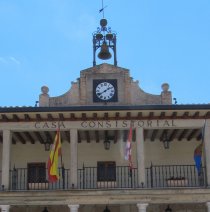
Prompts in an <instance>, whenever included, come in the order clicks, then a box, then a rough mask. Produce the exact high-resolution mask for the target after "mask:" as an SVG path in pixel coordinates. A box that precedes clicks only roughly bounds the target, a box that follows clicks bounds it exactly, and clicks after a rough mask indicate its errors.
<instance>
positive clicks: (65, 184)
mask: <svg viewBox="0 0 210 212" xmlns="http://www.w3.org/2000/svg"><path fill="white" fill-rule="evenodd" d="M42 174H43V175H44V176H40V174H38V173H34V177H30V178H29V175H28V169H27V168H14V169H13V170H10V190H59V189H62V190H65V189H68V188H69V169H62V168H59V176H60V179H59V180H58V181H57V182H55V183H49V182H48V181H47V179H46V176H47V169H46V170H45V173H42Z"/></svg>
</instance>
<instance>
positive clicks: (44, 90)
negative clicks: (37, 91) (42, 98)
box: [41, 85, 49, 95]
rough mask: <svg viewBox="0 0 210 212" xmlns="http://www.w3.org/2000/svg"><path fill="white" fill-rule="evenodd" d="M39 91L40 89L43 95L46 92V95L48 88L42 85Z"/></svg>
mask: <svg viewBox="0 0 210 212" xmlns="http://www.w3.org/2000/svg"><path fill="white" fill-rule="evenodd" d="M41 91H42V94H45V95H46V94H47V95H48V92H49V88H48V87H47V86H45V85H44V86H42V87H41Z"/></svg>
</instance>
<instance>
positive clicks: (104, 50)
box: [98, 43, 112, 60]
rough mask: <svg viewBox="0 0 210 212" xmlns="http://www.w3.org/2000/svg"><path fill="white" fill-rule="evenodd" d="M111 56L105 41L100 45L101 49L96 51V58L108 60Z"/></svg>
mask: <svg viewBox="0 0 210 212" xmlns="http://www.w3.org/2000/svg"><path fill="white" fill-rule="evenodd" d="M111 57H112V55H111V53H110V52H109V47H108V46H107V44H106V43H103V44H102V45H101V51H100V52H99V53H98V58H100V59H101V60H108V59H110V58H111Z"/></svg>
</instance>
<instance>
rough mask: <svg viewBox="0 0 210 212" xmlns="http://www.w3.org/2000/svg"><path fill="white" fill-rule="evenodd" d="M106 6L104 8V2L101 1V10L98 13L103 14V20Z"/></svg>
mask: <svg viewBox="0 0 210 212" xmlns="http://www.w3.org/2000/svg"><path fill="white" fill-rule="evenodd" d="M106 7H107V6H105V7H104V1H103V0H102V7H101V9H100V10H99V13H101V12H103V18H104V9H105V8H106Z"/></svg>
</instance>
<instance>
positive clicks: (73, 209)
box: [68, 205, 79, 212]
mask: <svg viewBox="0 0 210 212" xmlns="http://www.w3.org/2000/svg"><path fill="white" fill-rule="evenodd" d="M68 207H69V208H70V212H78V208H79V205H68Z"/></svg>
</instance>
